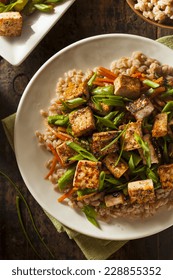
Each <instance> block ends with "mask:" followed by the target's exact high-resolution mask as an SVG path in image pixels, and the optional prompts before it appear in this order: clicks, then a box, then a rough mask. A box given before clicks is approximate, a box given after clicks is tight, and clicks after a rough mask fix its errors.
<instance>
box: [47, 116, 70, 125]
mask: <svg viewBox="0 0 173 280" xmlns="http://www.w3.org/2000/svg"><path fill="white" fill-rule="evenodd" d="M47 120H48V123H50V124H55V125H60V126H66V125H68V121H69V117H68V116H64V115H54V116H49V117H48V118H47Z"/></svg>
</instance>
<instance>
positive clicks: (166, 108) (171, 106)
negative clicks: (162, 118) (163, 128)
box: [162, 101, 173, 113]
mask: <svg viewBox="0 0 173 280" xmlns="http://www.w3.org/2000/svg"><path fill="white" fill-rule="evenodd" d="M172 110H173V101H169V102H168V103H167V104H166V105H165V106H164V108H163V109H162V113H169V112H172Z"/></svg>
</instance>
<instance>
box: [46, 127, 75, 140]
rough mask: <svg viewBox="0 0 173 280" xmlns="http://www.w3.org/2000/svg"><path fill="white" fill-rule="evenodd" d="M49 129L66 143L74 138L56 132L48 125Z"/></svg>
mask: <svg viewBox="0 0 173 280" xmlns="http://www.w3.org/2000/svg"><path fill="white" fill-rule="evenodd" d="M47 127H48V129H49V130H50V131H51V132H52V133H53V134H54V135H55V136H56V137H57V138H59V139H61V140H62V141H66V140H70V139H72V136H70V135H68V134H66V133H63V132H61V131H56V130H55V129H53V128H52V127H51V126H50V125H49V124H47Z"/></svg>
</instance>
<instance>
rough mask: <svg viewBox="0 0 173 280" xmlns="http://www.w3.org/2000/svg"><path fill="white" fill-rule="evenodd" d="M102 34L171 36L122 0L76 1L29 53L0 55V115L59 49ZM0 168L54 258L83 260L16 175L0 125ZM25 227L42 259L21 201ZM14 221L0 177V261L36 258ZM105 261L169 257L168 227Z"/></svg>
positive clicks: (172, 252) (11, 197)
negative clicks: (10, 58)
mask: <svg viewBox="0 0 173 280" xmlns="http://www.w3.org/2000/svg"><path fill="white" fill-rule="evenodd" d="M106 33H128V34H136V35H141V36H145V37H149V38H151V39H157V38H159V37H161V36H166V35H171V34H172V32H171V31H170V30H166V29H159V28H156V27H154V26H152V25H149V24H147V23H146V22H144V21H143V20H142V19H141V18H138V17H137V16H136V15H135V14H134V13H133V12H132V11H131V10H130V8H129V7H128V6H127V4H126V1H124V0H93V1H86V0H76V2H75V3H74V4H73V5H72V6H71V7H70V9H69V10H68V11H67V12H66V13H65V15H64V16H63V17H62V18H61V19H60V20H59V22H58V23H57V24H56V25H55V26H54V27H53V28H52V29H51V31H50V32H49V33H48V34H47V35H46V36H45V37H44V39H43V40H42V41H41V42H40V43H39V45H38V46H37V47H36V48H35V49H34V51H33V52H32V53H31V54H30V56H29V57H28V58H27V59H26V60H25V61H24V62H23V63H22V64H21V65H20V66H17V67H15V66H12V65H10V64H9V63H8V62H6V61H5V60H4V59H2V58H1V57H0V118H1V119H2V118H5V117H7V116H8V115H10V114H12V113H14V112H16V110H17V106H18V103H19V101H20V98H21V96H22V93H23V91H24V89H25V87H26V85H27V83H28V81H29V80H30V79H31V78H32V76H33V75H34V74H35V72H36V71H37V70H38V69H39V67H40V66H41V65H42V64H43V63H44V62H45V61H46V60H47V59H48V58H50V57H51V56H52V55H53V54H55V53H56V52H57V51H59V50H60V49H62V48H63V47H65V46H67V45H69V44H71V43H73V42H75V41H77V40H79V39H82V38H85V37H88V36H93V35H98V34H106ZM0 170H1V171H3V172H5V173H6V174H8V176H10V178H11V179H12V180H13V181H14V182H15V183H17V184H18V186H19V187H20V189H21V191H22V193H23V194H24V196H25V198H26V199H27V202H28V204H29V205H30V208H31V210H32V213H33V215H34V219H35V221H36V224H37V226H38V228H39V231H40V233H41V236H42V237H43V239H44V241H45V242H46V244H47V245H48V247H49V248H50V249H51V251H52V252H53V253H54V255H55V258H56V259H62V260H63V259H74V260H77V259H85V257H84V255H83V253H82V252H81V250H80V249H79V247H78V246H77V245H76V243H75V242H74V241H73V240H70V239H69V238H68V236H67V235H66V234H65V233H61V234H59V233H57V231H56V229H55V228H54V226H53V225H52V223H51V222H50V221H49V219H48V218H47V217H46V216H45V214H44V212H43V211H42V209H41V207H40V206H39V205H38V204H37V202H36V201H35V200H34V199H33V197H32V196H31V194H30V193H29V192H28V191H27V188H26V187H25V185H24V183H23V180H22V178H21V175H20V173H19V170H18V167H17V164H16V160H15V156H14V153H13V151H12V149H11V147H10V145H9V143H8V141H7V139H6V136H5V134H4V131H3V128H2V124H0ZM22 213H23V220H24V223H25V227H26V229H27V231H28V232H29V235H30V236H31V238H32V241H33V243H34V245H35V246H36V247H37V250H38V251H39V252H40V254H41V255H42V257H43V258H45V259H47V258H48V254H47V252H46V251H45V249H44V247H43V246H42V245H41V243H40V241H39V240H38V238H37V237H36V235H35V233H34V231H33V229H32V227H31V223H30V219H29V217H28V214H27V211H26V210H25V207H24V206H23V205H22ZM37 258H38V257H37V255H36V254H35V253H34V251H33V250H32V248H31V246H30V245H29V244H28V242H27V240H26V238H25V237H24V235H23V232H22V230H21V226H20V224H19V220H18V216H17V211H16V191H15V189H14V188H13V187H12V185H11V184H10V183H9V182H8V181H7V180H5V179H3V177H2V176H0V259H6V260H9V259H13V260H14V259H24V260H25V259H30V260H32V259H37ZM110 259H121V260H133V259H139V260H141V259H149V260H152V259H169V260H170V259H173V227H171V228H169V229H167V230H165V231H163V232H161V233H158V234H155V235H153V236H151V237H147V238H143V239H140V240H133V241H129V242H128V243H127V244H126V245H125V246H124V247H122V248H121V249H120V250H119V251H118V252H116V253H114V254H113V255H112V256H111V257H110Z"/></svg>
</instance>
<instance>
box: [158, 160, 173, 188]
mask: <svg viewBox="0 0 173 280" xmlns="http://www.w3.org/2000/svg"><path fill="white" fill-rule="evenodd" d="M158 174H159V177H160V182H161V185H162V188H163V189H173V163H172V164H164V165H160V166H159V168H158Z"/></svg>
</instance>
